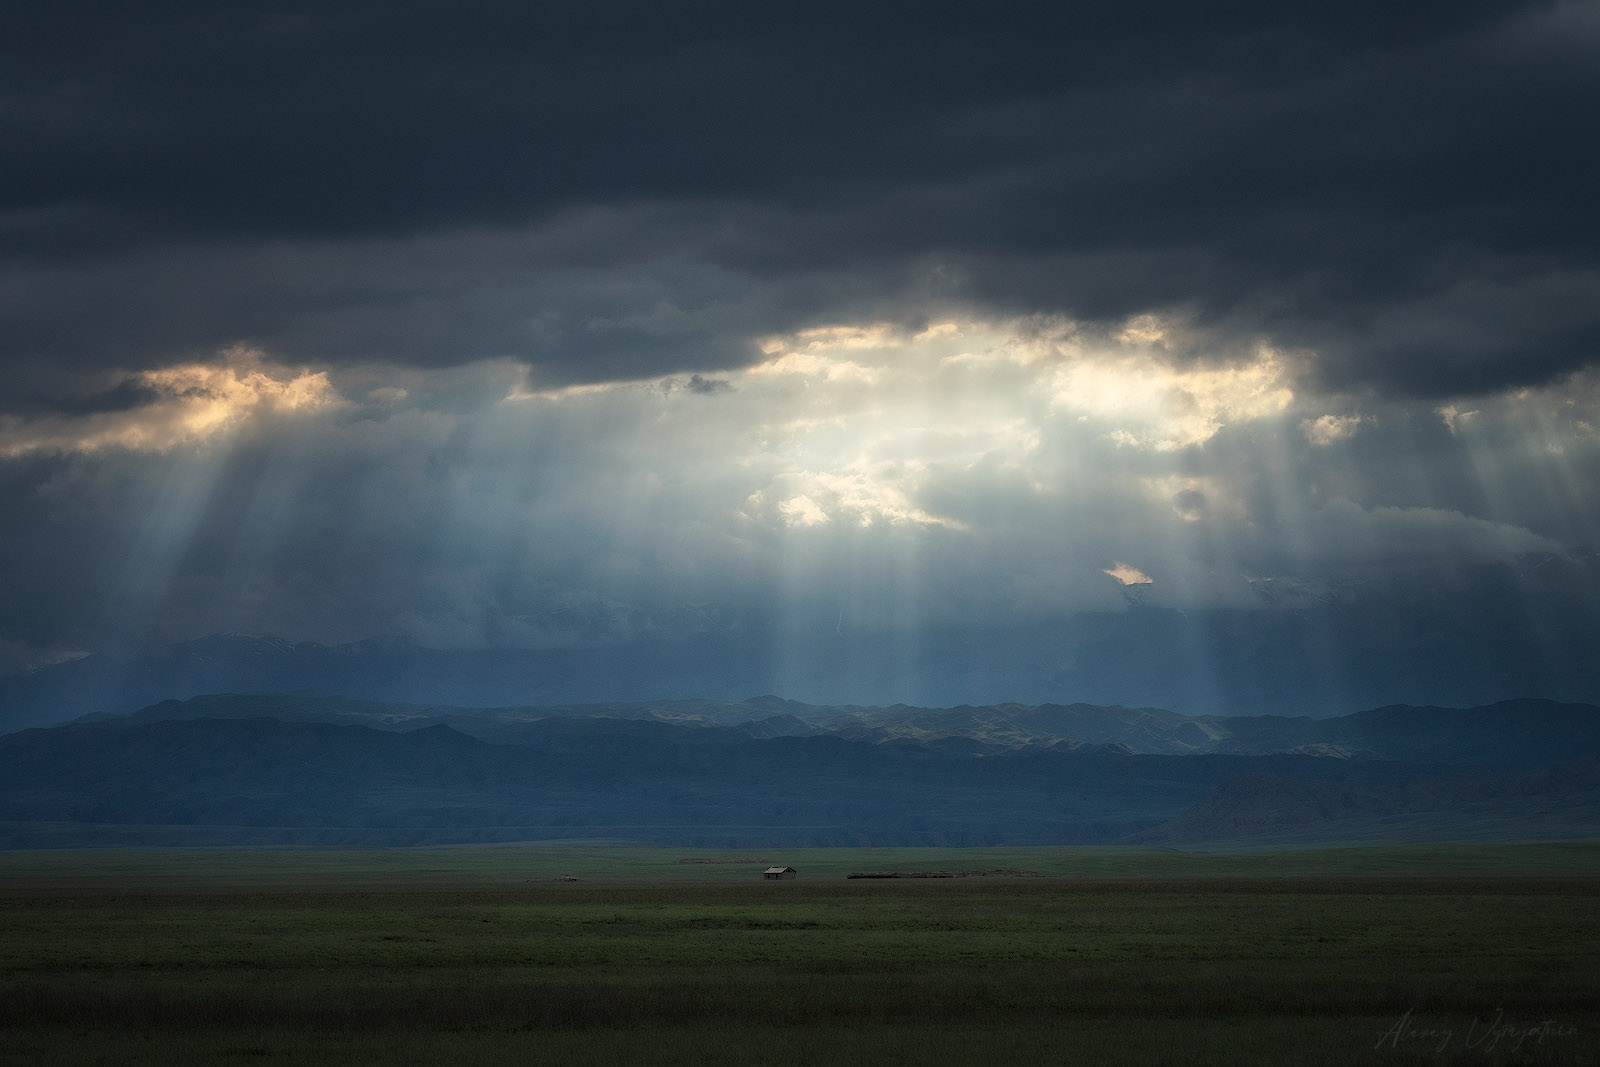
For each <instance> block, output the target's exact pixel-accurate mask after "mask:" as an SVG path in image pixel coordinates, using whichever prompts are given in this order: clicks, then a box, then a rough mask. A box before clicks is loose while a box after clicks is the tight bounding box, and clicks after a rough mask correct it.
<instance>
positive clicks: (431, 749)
mask: <svg viewBox="0 0 1600 1067" xmlns="http://www.w3.org/2000/svg"><path fill="white" fill-rule="evenodd" d="M516 734H517V736H516V743H514V744H496V743H490V742H488V741H484V740H480V739H477V738H473V737H470V736H468V735H466V734H464V733H462V732H460V731H458V730H455V729H453V728H452V727H450V726H448V725H443V724H436V725H433V726H428V727H423V728H421V729H416V730H409V731H401V730H392V729H391V730H381V729H374V728H372V727H368V726H358V725H340V724H336V723H327V722H308V721H283V720H280V719H274V718H262V717H257V718H235V719H226V718H188V719H185V718H170V719H144V718H138V719H131V720H128V719H124V720H115V721H105V722H90V723H78V724H72V725H68V726H60V727H54V728H49V729H34V730H26V731H21V732H19V733H14V734H10V735H7V736H5V737H0V766H3V767H6V768H7V771H6V773H5V774H4V776H3V777H0V822H4V823H5V824H6V826H5V830H4V834H5V836H4V840H6V841H7V842H8V843H9V844H11V845H12V846H13V847H16V846H22V845H27V844H37V843H40V841H41V840H49V839H50V836H49V835H50V834H54V835H56V837H55V840H57V841H58V842H59V841H65V843H71V842H72V841H74V840H76V841H81V840H84V839H85V838H83V837H81V836H75V835H74V834H73V833H71V832H69V831H68V828H72V827H76V828H79V829H83V828H89V831H88V832H89V835H90V837H93V835H94V833H96V832H98V831H95V830H94V828H96V827H98V828H102V829H104V828H107V827H112V826H116V827H121V828H123V830H124V831H126V830H128V828H130V827H132V828H137V827H143V828H148V829H150V830H160V829H161V828H166V830H164V831H162V832H164V833H167V834H169V835H170V833H171V828H172V827H175V826H180V827H181V826H187V827H193V828H195V829H196V831H197V832H200V833H202V834H209V835H211V836H210V837H209V838H206V839H210V840H214V839H217V838H218V837H222V838H224V839H227V834H226V833H225V832H224V831H222V830H221V829H220V828H224V827H231V828H235V829H236V830H237V831H238V832H237V833H235V834H234V835H233V837H232V839H234V840H251V839H257V838H252V837H251V836H250V833H249V832H248V831H251V830H252V829H253V830H255V831H266V830H271V831H274V832H281V831H286V830H298V831H304V832H305V833H312V832H316V833H320V832H322V831H329V830H334V829H339V830H343V831H349V832H353V833H356V834H357V835H358V836H357V839H360V840H366V841H371V842H380V841H381V842H390V843H405V842H408V841H416V840H424V839H427V840H441V839H448V840H493V839H517V838H571V837H611V838H617V837H621V838H633V839H646V840H659V841H675V842H684V843H690V842H706V843H715V842H722V843H727V844H733V843H741V842H752V843H760V842H790V843H796V844H799V843H817V844H825V843H831V844H851V843H884V844H886V843H895V842H900V843H944V844H981V843H1004V842H1017V843H1021V842H1041V843H1043V842H1057V843H1069V842H1080V843H1088V842H1105V841H1114V840H1118V839H1121V838H1124V837H1126V836H1128V835H1130V834H1132V833H1136V832H1138V831H1140V830H1144V829H1148V828H1150V827H1153V826H1155V825H1157V824H1160V823H1162V822H1164V821H1167V820H1169V819H1171V818H1174V817H1175V816H1177V815H1179V814H1180V813H1182V812H1183V811H1184V810H1186V809H1188V808H1189V807H1191V806H1192V805H1193V804H1195V803H1196V802H1198V801H1199V800H1200V799H1201V798H1202V797H1203V796H1205V794H1206V793H1207V792H1208V791H1210V790H1212V789H1214V788H1215V787H1216V786H1218V785H1220V784H1221V783H1223V782H1225V781H1227V780H1228V779H1230V778H1232V777H1235V776H1237V775H1239V774H1241V773H1244V772H1245V771H1247V770H1252V769H1261V770H1264V771H1267V772H1269V773H1274V774H1279V775H1285V776H1290V777H1310V778H1323V777H1332V778H1334V779H1336V780H1341V781H1343V780H1353V781H1363V782H1364V781H1374V780H1384V779H1386V778H1388V777H1391V776H1392V775H1394V774H1396V773H1399V771H1398V770H1397V767H1398V765H1394V764H1386V763H1379V762H1367V763H1363V762H1358V761H1349V760H1332V759H1318V758H1315V757H1309V756H1270V757H1248V756H1233V755H1202V756H1184V757H1176V756H1138V755H1128V754H1125V753H1122V752H1117V751H1112V750H1107V749H1105V748H1096V749H1092V750H1084V751H1067V750H1064V749H1063V747H1061V746H1056V747H1048V748H1044V747H1024V748H1020V749H994V748H992V747H990V746H984V745H981V744H975V743H962V742H961V741H960V740H959V739H941V740H938V741H934V742H931V743H923V742H917V741H910V740H906V739H895V740H891V741H888V742H881V743H871V742H866V741H860V740H853V739H850V738H847V737H842V736H838V735H835V734H817V735H812V736H805V737H774V738H770V739H757V738H753V737H751V736H749V735H748V734H746V733H744V732H742V731H740V730H737V729H729V728H722V727H700V726H682V725H673V724H669V723H664V722H656V721H649V720H642V719H634V720H624V719H613V718H605V717H590V718H550V719H541V720H531V721H527V722H523V723H520V724H518V725H517V729H516ZM41 835H44V837H43V838H41ZM289 836H290V838H291V839H301V840H304V839H307V838H306V837H305V836H304V835H303V834H302V835H301V836H299V837H295V835H293V834H291V835H289ZM169 839H170V838H169ZM190 839H195V838H190ZM280 839H281V838H280ZM311 839H317V840H321V839H325V838H321V837H315V836H313V837H312V838H311ZM341 839H342V840H351V838H350V837H348V836H346V837H343V838H341Z"/></svg>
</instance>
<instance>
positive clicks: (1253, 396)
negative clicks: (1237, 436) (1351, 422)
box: [1048, 345, 1294, 452]
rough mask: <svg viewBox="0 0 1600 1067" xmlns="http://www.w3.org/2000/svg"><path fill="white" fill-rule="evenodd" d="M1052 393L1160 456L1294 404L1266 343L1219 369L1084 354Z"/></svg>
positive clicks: (1062, 371)
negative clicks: (1228, 427)
mask: <svg viewBox="0 0 1600 1067" xmlns="http://www.w3.org/2000/svg"><path fill="white" fill-rule="evenodd" d="M1048 388H1049V389H1050V393H1051V403H1052V406H1053V407H1054V408H1056V409H1058V410H1061V411H1066V412H1072V413H1076V414H1079V415H1084V416H1088V417H1089V418H1091V419H1095V420H1098V421H1100V422H1101V423H1103V424H1106V425H1107V429H1106V433H1107V435H1108V436H1109V437H1110V439H1111V440H1113V441H1115V442H1117V443H1118V444H1123V445H1128V446H1134V447H1141V448H1149V449H1154V450H1155V451H1158V452H1171V451H1176V450H1178V449H1183V448H1190V447H1192V446H1195V445H1201V444H1204V443H1205V442H1207V441H1209V440H1211V438H1213V437H1215V436H1216V435H1217V434H1218V433H1219V432H1220V431H1221V430H1222V429H1223V428H1224V427H1225V426H1228V425H1229V424H1231V423H1236V422H1247V421H1251V420H1254V419H1261V418H1266V417H1268V416H1272V415H1278V414H1281V413H1282V412H1283V411H1285V410H1286V409H1287V408H1288V407H1289V405H1290V404H1292V403H1293V402H1294V391H1293V390H1292V389H1290V388H1289V386H1288V384H1287V371H1286V369H1285V367H1284V363H1283V361H1282V359H1281V358H1280V357H1279V355H1278V353H1277V352H1276V351H1274V350H1273V349H1271V348H1269V347H1267V346H1265V345H1263V346H1260V347H1259V348H1257V350H1256V351H1255V353H1254V354H1253V355H1252V357H1251V358H1250V359H1248V360H1244V361H1240V362H1236V363H1230V364H1224V365H1222V366H1220V367H1211V366H1201V365H1196V366H1189V367H1182V366H1176V365H1174V364H1172V363H1170V362H1168V361H1165V360H1163V359H1161V358H1159V357H1157V356H1155V355H1153V354H1150V353H1148V352H1132V353H1126V354H1122V353H1117V352H1115V351H1111V352H1105V353H1094V354H1086V355H1085V356H1083V357H1082V358H1079V359H1075V360H1072V361H1069V362H1066V363H1064V364H1062V365H1060V366H1058V367H1057V368H1056V369H1055V373H1054V376H1053V380H1051V381H1050V382H1049V383H1048Z"/></svg>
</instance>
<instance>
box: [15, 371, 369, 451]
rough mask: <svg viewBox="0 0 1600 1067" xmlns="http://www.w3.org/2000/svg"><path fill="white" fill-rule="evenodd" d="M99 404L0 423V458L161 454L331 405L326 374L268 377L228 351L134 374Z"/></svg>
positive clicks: (332, 395)
mask: <svg viewBox="0 0 1600 1067" xmlns="http://www.w3.org/2000/svg"><path fill="white" fill-rule="evenodd" d="M274 374H278V375H281V376H278V377H275V376H274ZM101 398H110V400H111V402H104V401H102V399H101ZM101 398H91V401H90V403H88V404H83V405H78V410H77V411H67V412H62V413H58V414H54V415H34V416H14V415H0V456H6V457H16V456H21V455H25V454H27V453H29V452H40V451H55V452H95V451H100V450H102V449H108V448H119V449H128V450H132V451H141V452H164V451H167V450H169V449H172V448H174V447H176V446H178V445H181V444H186V443H190V442H195V441H199V440H204V439H205V438H208V437H211V436H213V435H215V434H219V433H222V432H224V431H226V430H229V429H230V428H233V427H235V426H237V425H238V424H239V423H241V422H242V421H244V420H247V419H250V418H255V417H260V416H263V415H272V414H289V413H294V412H305V411H316V410H319V409H322V408H326V407H330V406H332V405H335V404H337V403H339V397H338V394H337V393H336V392H335V391H334V389H333V387H332V385H331V384H330V383H329V380H328V375H327V372H325V371H316V372H312V371H309V370H303V371H300V372H298V373H294V372H284V371H273V370H271V369H267V368H263V366H262V363H261V353H259V352H256V351H253V350H250V349H245V348H234V349H230V350H229V351H227V352H226V353H224V354H223V357H222V358H221V359H220V360H219V361H217V362H214V363H183V364H176V365H173V366H169V367H160V368H156V369H152V370H147V371H139V372H138V373H136V374H135V375H133V376H132V377H131V378H129V379H127V380H126V381H125V382H124V383H122V384H121V385H119V386H118V387H117V388H116V389H115V390H113V391H112V392H111V393H110V394H101Z"/></svg>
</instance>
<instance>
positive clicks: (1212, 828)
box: [1131, 752, 1600, 846]
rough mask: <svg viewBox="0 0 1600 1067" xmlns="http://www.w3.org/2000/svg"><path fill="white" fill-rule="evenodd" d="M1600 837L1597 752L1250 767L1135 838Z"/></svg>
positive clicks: (1260, 841)
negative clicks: (1431, 769) (1513, 766)
mask: <svg viewBox="0 0 1600 1067" xmlns="http://www.w3.org/2000/svg"><path fill="white" fill-rule="evenodd" d="M1595 838H1600V752H1595V753H1590V754H1588V755H1586V756H1583V757H1581V758H1579V759H1576V760H1570V761H1567V762H1565V763H1561V764H1557V765H1554V766H1550V767H1540V768H1536V769H1533V770H1521V771H1517V772H1512V773H1501V774H1493V775H1482V774H1479V775H1463V774H1460V773H1456V774H1449V775H1424V776H1420V777H1416V778H1403V779H1398V780H1394V781H1387V782H1355V781H1338V780H1331V779H1315V778H1308V777H1303V776H1299V777H1295V776H1284V775H1279V774H1268V773H1261V772H1250V773H1246V774H1241V775H1239V776H1238V777H1235V778H1231V779H1229V780H1228V781H1226V782H1224V783H1223V784H1222V785H1220V786H1218V787H1217V788H1216V789H1215V790H1213V791H1212V792H1210V793H1208V794H1207V795H1206V796H1205V797H1204V798H1203V799H1202V800H1200V802H1199V803H1197V804H1196V805H1195V806H1194V807H1193V808H1191V809H1189V810H1188V811H1186V812H1184V813H1183V814H1182V815H1180V816H1178V817H1177V818H1175V819H1173V820H1171V821H1170V822H1167V823H1164V824H1162V825H1161V826H1159V827H1156V828H1154V829H1151V830H1148V831H1144V832H1142V833H1139V834H1136V835H1134V836H1133V838H1131V840H1132V841H1134V842H1137V843H1143V844H1161V845H1187V846H1192V845H1208V844H1209V845H1238V844H1250V845H1257V846H1264V845H1272V844H1311V843H1317V842H1324V841H1336V842H1358V841H1363V840H1371V841H1396V840H1452V839H1453V840H1530V839H1545V840H1563V839H1595Z"/></svg>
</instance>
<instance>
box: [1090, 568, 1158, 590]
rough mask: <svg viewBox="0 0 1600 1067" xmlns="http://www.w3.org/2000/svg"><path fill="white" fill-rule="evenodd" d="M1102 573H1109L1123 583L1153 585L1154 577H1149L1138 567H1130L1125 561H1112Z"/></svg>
mask: <svg viewBox="0 0 1600 1067" xmlns="http://www.w3.org/2000/svg"><path fill="white" fill-rule="evenodd" d="M1100 573H1102V574H1109V575H1111V577H1113V578H1115V579H1116V580H1117V581H1119V582H1121V583H1122V584H1123V585H1154V584H1155V579H1154V578H1152V577H1150V576H1149V575H1148V574H1146V573H1145V572H1144V571H1142V570H1140V569H1139V568H1138V567H1131V566H1129V565H1128V564H1126V563H1113V564H1112V565H1111V566H1109V567H1107V568H1106V569H1105V570H1103V571H1101V572H1100Z"/></svg>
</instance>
